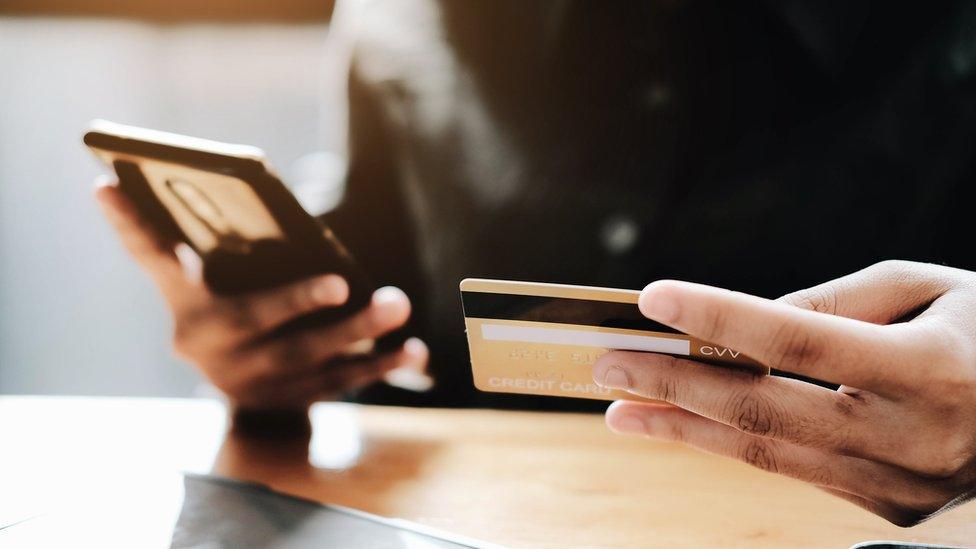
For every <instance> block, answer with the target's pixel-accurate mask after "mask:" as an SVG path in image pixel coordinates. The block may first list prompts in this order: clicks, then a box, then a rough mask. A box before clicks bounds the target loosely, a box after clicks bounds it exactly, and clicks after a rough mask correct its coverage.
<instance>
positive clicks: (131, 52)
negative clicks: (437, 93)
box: [0, 2, 330, 395]
mask: <svg viewBox="0 0 976 549" xmlns="http://www.w3.org/2000/svg"><path fill="white" fill-rule="evenodd" d="M0 4H2V2H0ZM325 34H326V28H325V26H324V24H302V25H286V24H260V25H258V24H238V25H214V24H163V25H157V24H148V23H139V22H132V21H121V20H100V19H71V18H38V17H15V18H3V17H0V392H3V393H61V394H137V395H189V394H191V393H192V392H193V391H194V388H195V386H196V385H197V383H198V381H199V378H198V377H197V376H196V374H195V373H194V372H193V371H192V370H191V369H190V368H188V367H187V366H185V365H182V364H180V363H179V362H177V361H176V360H175V359H174V358H172V356H171V354H170V351H169V325H168V319H167V316H166V314H165V311H164V310H163V307H162V304H161V303H160V301H159V299H158V298H157V297H156V295H155V292H154V290H153V288H152V287H151V286H150V284H149V283H148V282H147V280H146V279H145V278H144V277H143V276H142V274H141V273H139V272H138V270H137V269H136V267H135V266H133V265H132V263H131V262H129V260H128V259H127V258H126V257H125V255H124V254H123V252H122V249H121V247H120V246H119V244H118V243H117V241H116V240H115V237H114V235H113V234H111V232H110V231H109V229H108V227H107V226H106V224H105V223H104V222H103V220H102V219H101V217H100V215H99V214H98V212H97V210H96V207H95V205H94V203H93V201H92V200H91V198H90V182H91V180H92V178H93V177H94V176H95V175H96V174H97V173H99V172H101V171H102V168H101V167H100V166H98V165H97V164H96V163H95V162H94V160H92V159H91V158H90V157H89V155H88V153H87V151H86V150H85V149H84V148H83V147H82V146H81V142H80V138H81V134H82V132H83V130H84V128H85V125H86V123H87V121H88V120H89V119H91V118H94V117H103V118H108V119H113V120H117V121H119V122H124V123H130V124H137V125H147V126H151V127H157V128H160V129H165V130H171V131H177V132H185V133H190V134H195V135H200V136H203V137H210V138H214V139H220V140H228V141H236V142H245V143H250V144H254V145H258V146H261V147H263V148H264V149H265V150H267V151H268V153H269V155H270V157H271V159H272V161H273V162H274V163H275V164H276V165H277V166H278V167H279V168H281V171H282V172H284V174H285V175H286V177H287V175H288V173H289V170H290V169H291V165H292V162H294V160H295V159H296V158H298V157H300V156H301V155H304V154H306V153H308V152H310V151H312V150H315V149H317V148H318V147H319V146H320V143H321V141H320V139H319V137H318V136H317V130H318V126H319V122H320V120H321V117H322V116H323V113H324V116H328V115H329V112H330V111H329V109H328V108H325V109H323V108H322V104H321V103H322V102H321V100H320V97H321V93H320V87H321V72H320V71H319V65H320V63H321V59H322V43H323V41H324V39H325Z"/></svg>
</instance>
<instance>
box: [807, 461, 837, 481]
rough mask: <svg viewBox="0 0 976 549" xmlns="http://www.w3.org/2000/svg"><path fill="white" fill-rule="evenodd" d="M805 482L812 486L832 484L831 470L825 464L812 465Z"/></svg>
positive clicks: (832, 475)
mask: <svg viewBox="0 0 976 549" xmlns="http://www.w3.org/2000/svg"><path fill="white" fill-rule="evenodd" d="M807 482H809V483H810V484H813V485H814V486H833V485H834V474H833V471H832V470H831V469H830V468H829V467H827V466H826V465H814V466H812V467H811V468H810V471H809V473H808V478H807Z"/></svg>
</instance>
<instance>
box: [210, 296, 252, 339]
mask: <svg viewBox="0 0 976 549" xmlns="http://www.w3.org/2000/svg"><path fill="white" fill-rule="evenodd" d="M216 310H217V314H218V315H219V317H220V320H221V322H222V323H223V324H224V325H225V326H226V327H227V328H229V329H231V330H233V331H235V332H239V333H250V332H253V331H254V330H255V329H256V328H257V325H258V323H257V318H255V315H254V305H253V304H252V303H251V301H250V300H248V299H246V298H234V299H228V300H225V301H222V302H220V303H219V304H218V305H217V307H216Z"/></svg>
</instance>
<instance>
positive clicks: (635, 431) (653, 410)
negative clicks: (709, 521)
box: [606, 401, 945, 509]
mask: <svg viewBox="0 0 976 549" xmlns="http://www.w3.org/2000/svg"><path fill="white" fill-rule="evenodd" d="M606 422H607V426H608V427H609V428H610V429H611V430H613V431H614V432H616V433H620V434H630V435H639V436H646V437H651V438H655V439H658V440H665V441H673V442H682V443H684V444H687V445H689V446H692V447H695V448H698V449H700V450H704V451H706V452H709V453H712V454H717V455H721V456H726V457H731V458H733V459H737V460H739V461H743V462H745V463H747V464H749V465H752V466H753V467H756V468H759V469H762V470H764V471H768V472H771V473H776V474H780V475H783V476H787V477H791V478H795V479H797V480H801V481H803V482H807V483H810V484H814V485H816V486H823V487H827V488H831V489H834V490H839V491H842V492H846V493H847V494H852V495H854V496H856V497H857V498H861V500H863V501H871V502H885V504H887V505H891V506H894V507H898V508H902V509H920V508H924V507H926V506H927V505H929V503H928V502H929V501H942V498H944V497H945V494H944V493H943V490H941V489H940V488H939V487H935V486H927V485H925V484H923V483H919V482H918V479H917V478H916V477H914V476H913V475H911V474H910V473H908V472H907V471H904V470H901V469H898V468H896V467H891V466H888V465H883V464H878V463H874V462H872V461H869V460H864V459H860V458H854V457H848V456H839V455H832V454H828V453H825V452H821V451H819V450H815V449H812V448H804V447H802V446H797V445H794V444H790V443H787V442H782V441H777V440H771V439H768V438H762V437H756V436H752V435H748V434H745V433H742V432H740V431H737V430H735V429H732V428H731V427H729V426H727V425H723V424H721V423H717V422H715V421H711V420H709V419H707V418H703V417H701V416H698V415H696V414H693V413H691V412H689V411H687V410H682V409H680V408H674V407H663V406H655V405H647V404H646V403H640V402H627V401H619V402H615V403H614V404H613V405H611V406H610V408H609V409H608V410H607V416H606Z"/></svg>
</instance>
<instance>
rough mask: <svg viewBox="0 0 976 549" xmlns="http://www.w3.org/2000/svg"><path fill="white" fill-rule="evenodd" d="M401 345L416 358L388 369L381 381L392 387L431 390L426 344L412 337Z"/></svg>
mask: <svg viewBox="0 0 976 549" xmlns="http://www.w3.org/2000/svg"><path fill="white" fill-rule="evenodd" d="M403 347H404V349H408V350H409V352H410V353H412V354H413V355H414V356H415V357H416V360H413V361H411V362H409V363H407V364H405V365H403V366H400V367H397V368H394V369H393V370H390V371H389V372H387V373H386V375H384V376H383V381H385V382H386V383H387V384H389V385H391V386H393V387H398V388H400V389H405V390H407V391H413V392H415V393H424V392H427V391H429V390H431V389H432V388H433V387H434V378H432V377H430V376H429V375H428V374H427V364H428V363H429V360H430V351H428V349H427V345H426V344H424V342H423V341H421V340H420V339H417V338H415V337H412V338H410V339H408V340H407V341H406V342H405V343H404V344H403Z"/></svg>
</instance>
